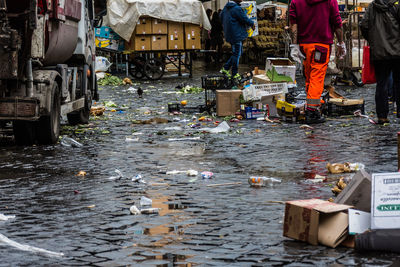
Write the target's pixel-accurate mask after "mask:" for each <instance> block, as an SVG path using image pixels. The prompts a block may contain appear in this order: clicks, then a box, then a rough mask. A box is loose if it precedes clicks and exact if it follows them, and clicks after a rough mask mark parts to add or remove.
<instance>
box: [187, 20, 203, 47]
mask: <svg viewBox="0 0 400 267" xmlns="http://www.w3.org/2000/svg"><path fill="white" fill-rule="evenodd" d="M200 40H201V30H200V26H199V25H196V24H191V23H185V49H189V50H191V49H201V41H200Z"/></svg>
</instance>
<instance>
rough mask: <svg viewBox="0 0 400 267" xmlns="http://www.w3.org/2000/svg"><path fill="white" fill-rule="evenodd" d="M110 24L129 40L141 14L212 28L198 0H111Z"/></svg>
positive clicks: (108, 7)
mask: <svg viewBox="0 0 400 267" xmlns="http://www.w3.org/2000/svg"><path fill="white" fill-rule="evenodd" d="M107 14H108V22H109V26H110V27H111V28H112V29H113V30H114V31H115V32H116V33H118V34H119V35H120V36H121V37H122V38H124V39H125V40H127V41H129V40H130V38H131V36H132V33H133V31H134V30H135V27H136V23H137V22H138V20H139V17H140V16H150V17H153V18H158V19H164V20H170V21H176V22H187V23H193V24H198V25H200V26H202V27H203V28H205V29H206V30H211V24H210V21H209V20H208V18H207V14H206V11H205V10H204V7H203V5H202V3H201V2H200V1H198V0H109V1H108V3H107Z"/></svg>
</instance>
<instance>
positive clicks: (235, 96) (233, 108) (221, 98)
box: [216, 90, 242, 116]
mask: <svg viewBox="0 0 400 267" xmlns="http://www.w3.org/2000/svg"><path fill="white" fill-rule="evenodd" d="M241 94H242V90H216V98H217V116H231V115H235V113H236V112H237V111H238V110H240V95H241Z"/></svg>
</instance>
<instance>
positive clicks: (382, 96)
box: [373, 59, 400, 119]
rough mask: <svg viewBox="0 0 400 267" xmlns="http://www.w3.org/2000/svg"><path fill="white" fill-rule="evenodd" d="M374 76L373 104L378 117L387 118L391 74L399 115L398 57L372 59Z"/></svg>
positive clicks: (399, 71) (399, 77) (399, 73)
mask: <svg viewBox="0 0 400 267" xmlns="http://www.w3.org/2000/svg"><path fill="white" fill-rule="evenodd" d="M373 65H374V67H375V76H376V93H375V105H376V114H377V116H378V118H382V119H383V118H387V116H388V113H389V103H388V89H389V86H390V85H391V82H390V73H392V75H393V94H394V97H395V100H396V107H397V110H396V111H397V117H400V59H390V60H379V61H374V62H373Z"/></svg>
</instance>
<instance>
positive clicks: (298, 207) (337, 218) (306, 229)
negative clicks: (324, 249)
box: [283, 199, 352, 248]
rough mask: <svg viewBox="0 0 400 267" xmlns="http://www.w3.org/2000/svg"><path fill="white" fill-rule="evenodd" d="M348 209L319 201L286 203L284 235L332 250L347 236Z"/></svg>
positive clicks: (344, 206) (347, 207) (308, 200)
mask: <svg viewBox="0 0 400 267" xmlns="http://www.w3.org/2000/svg"><path fill="white" fill-rule="evenodd" d="M349 208H352V206H348V205H341V204H335V203H332V202H329V201H324V200H320V199H306V200H294V201H287V202H286V207H285V220H284V227H283V235H284V236H286V237H289V238H293V239H296V240H300V241H305V242H308V243H310V244H312V245H318V244H322V245H325V246H328V247H332V248H335V247H337V246H338V245H339V244H340V243H342V242H343V241H344V240H345V239H346V237H347V236H348V226H349V220H348V214H347V210H348V209H349Z"/></svg>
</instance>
